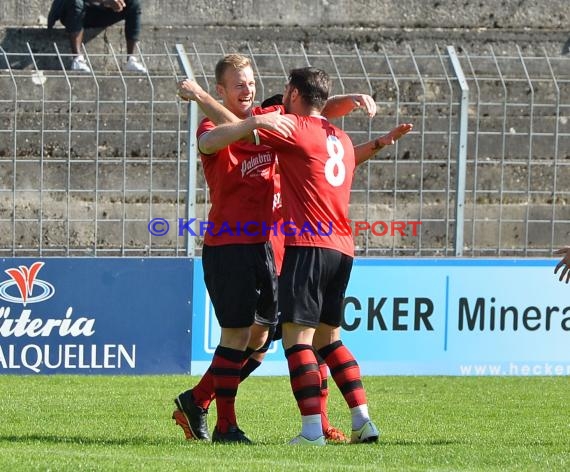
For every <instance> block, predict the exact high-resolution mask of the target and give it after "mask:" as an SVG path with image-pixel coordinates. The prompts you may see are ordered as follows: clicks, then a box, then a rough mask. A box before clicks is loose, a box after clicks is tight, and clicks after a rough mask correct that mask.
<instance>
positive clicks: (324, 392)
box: [315, 351, 331, 432]
mask: <svg viewBox="0 0 570 472" xmlns="http://www.w3.org/2000/svg"><path fill="white" fill-rule="evenodd" d="M315 354H316V358H317V362H318V363H319V372H320V373H321V423H322V425H323V432H326V430H327V429H329V427H330V425H331V424H330V421H329V414H328V408H327V404H328V400H329V384H328V375H329V369H328V367H327V364H326V362H325V360H324V359H323V358H322V357H321V356H320V354H319V353H318V352H316V351H315Z"/></svg>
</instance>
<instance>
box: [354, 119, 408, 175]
mask: <svg viewBox="0 0 570 472" xmlns="http://www.w3.org/2000/svg"><path fill="white" fill-rule="evenodd" d="M412 129H414V125H413V124H412V123H402V124H401V125H398V126H396V127H395V128H393V129H392V130H391V131H390V132H389V133H388V134H385V135H384V136H380V137H379V138H376V139H373V140H372V141H368V142H366V143H363V144H358V145H357V146H354V156H355V159H356V165H359V164H362V163H363V162H366V161H367V160H368V159H370V158H371V157H372V156H374V154H376V153H377V152H378V151H380V150H381V149H384V148H385V147H386V146H390V145H392V144H394V143H395V142H396V141H398V139H400V138H401V137H402V136H405V135H406V134H408V133H409V132H410V131H412Z"/></svg>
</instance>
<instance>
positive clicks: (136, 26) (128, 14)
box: [124, 0, 141, 56]
mask: <svg viewBox="0 0 570 472" xmlns="http://www.w3.org/2000/svg"><path fill="white" fill-rule="evenodd" d="M126 4H127V7H126V8H125V11H124V13H125V40H126V42H127V54H128V55H129V56H132V55H133V54H134V53H135V47H136V45H137V43H138V41H139V36H140V32H141V4H140V0H127V1H126Z"/></svg>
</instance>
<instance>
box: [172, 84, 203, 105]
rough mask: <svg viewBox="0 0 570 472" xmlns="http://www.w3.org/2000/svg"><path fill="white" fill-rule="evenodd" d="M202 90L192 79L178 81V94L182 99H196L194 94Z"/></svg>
mask: <svg viewBox="0 0 570 472" xmlns="http://www.w3.org/2000/svg"><path fill="white" fill-rule="evenodd" d="M203 92H204V90H203V89H202V87H200V86H199V85H198V83H197V82H195V81H193V80H190V79H186V80H181V81H180V82H178V96H179V97H180V98H181V99H182V100H186V101H190V100H196V96H197V95H199V94H201V93H203Z"/></svg>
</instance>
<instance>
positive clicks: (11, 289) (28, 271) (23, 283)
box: [0, 261, 55, 306]
mask: <svg viewBox="0 0 570 472" xmlns="http://www.w3.org/2000/svg"><path fill="white" fill-rule="evenodd" d="M44 264H45V263H44V262H41V261H37V262H34V263H33V264H32V265H30V266H29V267H26V266H25V265H21V266H19V267H18V268H16V267H11V268H9V269H5V270H4V272H5V273H6V274H8V275H9V276H10V279H9V280H5V281H4V282H2V283H0V299H2V300H4V301H7V302H10V303H21V304H22V305H24V306H26V305H27V304H28V303H39V302H43V301H45V300H48V299H49V298H51V297H53V295H54V294H55V288H54V287H53V285H52V284H50V283H49V282H46V281H45V280H40V279H39V278H37V275H38V272H39V271H40V269H41V268H42V267H43V266H44ZM16 290H17V291H16Z"/></svg>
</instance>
